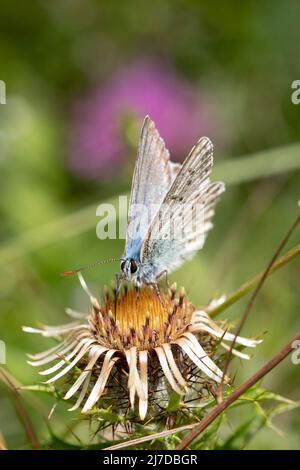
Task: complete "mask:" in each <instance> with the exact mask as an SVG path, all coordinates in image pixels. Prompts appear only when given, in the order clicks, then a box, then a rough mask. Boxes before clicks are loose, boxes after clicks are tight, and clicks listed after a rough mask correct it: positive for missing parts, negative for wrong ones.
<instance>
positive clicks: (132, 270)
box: [130, 261, 138, 274]
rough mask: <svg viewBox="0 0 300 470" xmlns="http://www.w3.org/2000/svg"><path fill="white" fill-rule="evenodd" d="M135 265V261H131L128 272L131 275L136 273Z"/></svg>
mask: <svg viewBox="0 0 300 470" xmlns="http://www.w3.org/2000/svg"><path fill="white" fill-rule="evenodd" d="M137 268H138V267H137V264H136V262H135V261H131V264H130V272H131V274H133V273H135V272H136V271H137Z"/></svg>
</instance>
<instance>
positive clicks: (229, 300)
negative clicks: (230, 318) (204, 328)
mask: <svg viewBox="0 0 300 470" xmlns="http://www.w3.org/2000/svg"><path fill="white" fill-rule="evenodd" d="M299 255H300V244H299V245H296V246H295V247H294V248H292V249H291V250H289V251H288V252H287V253H286V254H285V255H283V256H281V258H279V259H278V260H277V261H276V262H275V263H274V264H273V266H272V267H271V269H270V270H269V272H268V276H270V275H271V274H273V273H275V272H276V271H278V269H280V268H282V267H283V266H285V265H286V264H288V263H289V262H290V261H291V260H292V259H294V258H296V257H297V256H299ZM263 273H264V271H262V272H260V273H259V274H257V275H256V276H254V277H253V278H252V279H250V281H247V282H245V283H244V284H243V285H242V286H241V287H239V288H238V289H237V290H235V291H234V292H232V293H231V294H229V295H228V296H226V300H224V302H223V303H222V304H220V305H218V306H217V307H215V308H213V309H212V310H210V311H209V315H210V316H211V317H216V316H217V315H219V314H220V313H221V312H223V311H224V310H226V309H227V308H228V307H230V306H231V305H233V304H234V303H235V302H237V301H238V300H239V299H241V298H242V297H244V296H245V295H246V294H248V292H250V291H251V290H252V289H254V288H255V287H256V286H257V284H258V283H259V281H260V280H261V278H262V276H263Z"/></svg>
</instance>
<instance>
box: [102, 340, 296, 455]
mask: <svg viewBox="0 0 300 470" xmlns="http://www.w3.org/2000/svg"><path fill="white" fill-rule="evenodd" d="M299 340H300V333H298V335H297V336H295V338H293V339H292V340H291V341H290V342H289V343H288V344H287V345H286V346H285V347H284V348H283V349H282V350H281V351H279V352H278V353H277V354H276V355H275V356H274V357H273V358H272V359H271V360H270V361H269V362H267V363H266V364H265V365H264V366H263V367H262V368H261V369H259V371H257V372H256V373H255V374H254V375H252V377H250V379H248V380H247V381H246V382H244V383H243V384H242V385H240V386H239V387H238V388H237V389H236V390H235V391H234V392H232V394H231V395H229V396H228V397H227V398H226V399H225V400H224V401H222V403H219V404H218V405H216V406H215V407H214V408H213V409H212V410H211V411H210V412H209V413H208V414H207V415H206V417H205V418H204V419H203V420H202V421H201V423H200V424H198V423H196V424H195V423H193V424H187V425H185V426H180V427H178V428H175V429H168V430H166V431H162V432H159V433H155V434H150V435H149V436H144V437H140V438H137V439H132V440H130V441H126V442H122V443H120V444H116V445H114V446H110V447H106V448H105V450H117V449H124V448H127V447H132V446H137V445H140V444H143V443H144V442H149V441H153V440H154V439H162V438H164V437H167V436H170V435H172V434H177V433H180V432H183V431H188V430H191V432H190V433H189V435H188V436H187V437H186V438H185V439H183V441H182V442H181V444H180V445H179V447H178V449H184V448H185V447H187V446H189V445H190V443H191V442H192V441H193V440H194V439H195V438H196V437H197V436H199V434H201V433H202V432H203V431H205V429H206V428H207V427H208V426H209V425H210V424H211V423H212V422H213V421H214V420H215V419H216V418H217V417H218V416H220V414H221V413H222V412H223V411H224V410H225V409H226V408H228V407H229V406H230V405H231V404H232V403H233V402H234V401H235V400H237V399H238V398H239V397H240V396H241V395H243V393H245V392H246V391H247V390H248V389H249V388H251V387H252V386H253V385H255V384H256V383H257V382H259V381H260V380H261V379H262V378H263V377H264V376H265V375H267V374H268V373H269V372H270V371H271V370H272V369H274V368H275V367H276V366H277V365H278V364H279V363H280V362H281V361H283V360H284V359H285V358H286V357H287V356H288V355H289V354H290V353H291V352H292V350H293V349H294V342H295V341H299Z"/></svg>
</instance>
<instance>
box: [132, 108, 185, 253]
mask: <svg viewBox="0 0 300 470" xmlns="http://www.w3.org/2000/svg"><path fill="white" fill-rule="evenodd" d="M180 167H181V165H179V164H176V163H172V162H170V155H169V151H168V150H167V149H166V146H165V143H164V141H163V140H162V138H161V137H160V135H159V133H158V131H157V129H156V128H155V124H154V122H153V121H152V120H151V119H150V118H149V117H148V116H146V118H145V120H144V123H143V127H142V131H141V136H140V140H139V146H138V155H137V162H136V165H135V170H134V175H133V180H132V188H131V197H130V203H129V211H128V228H127V234H126V246H125V255H124V257H125V258H133V259H139V255H140V249H141V246H142V243H143V241H144V239H145V236H146V234H147V232H148V229H149V226H150V224H151V222H152V220H153V218H154V216H155V214H156V213H157V211H158V210H159V207H160V205H161V203H162V201H163V200H164V198H165V196H166V194H167V192H168V189H169V188H170V186H171V184H172V183H173V181H174V179H175V177H176V175H177V173H178V171H179V169H180Z"/></svg>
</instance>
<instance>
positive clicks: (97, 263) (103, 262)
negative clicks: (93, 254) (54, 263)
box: [60, 258, 122, 276]
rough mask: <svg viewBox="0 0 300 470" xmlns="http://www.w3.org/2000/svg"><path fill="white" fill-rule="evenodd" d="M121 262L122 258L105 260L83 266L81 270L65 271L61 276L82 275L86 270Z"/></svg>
mask: <svg viewBox="0 0 300 470" xmlns="http://www.w3.org/2000/svg"><path fill="white" fill-rule="evenodd" d="M121 260H122V258H108V259H103V260H99V261H96V262H95V263H91V264H88V265H87V266H82V267H81V268H77V269H72V270H70V271H64V272H62V273H60V274H61V276H73V275H74V274H78V273H80V272H81V271H83V270H85V269H92V268H94V267H96V266H98V265H99V264H106V263H112V262H114V261H121Z"/></svg>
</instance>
